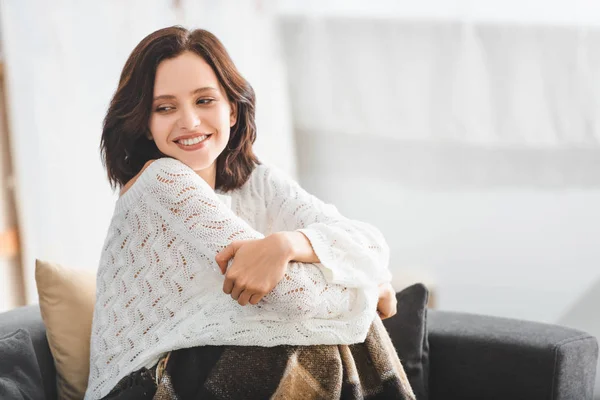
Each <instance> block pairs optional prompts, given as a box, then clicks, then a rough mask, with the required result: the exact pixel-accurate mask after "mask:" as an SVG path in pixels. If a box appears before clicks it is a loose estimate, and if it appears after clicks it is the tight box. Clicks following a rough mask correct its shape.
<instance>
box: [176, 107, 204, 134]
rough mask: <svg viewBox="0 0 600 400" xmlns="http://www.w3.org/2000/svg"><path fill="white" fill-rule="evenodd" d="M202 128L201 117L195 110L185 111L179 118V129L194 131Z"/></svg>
mask: <svg viewBox="0 0 600 400" xmlns="http://www.w3.org/2000/svg"><path fill="white" fill-rule="evenodd" d="M199 126H200V117H199V116H198V114H197V113H196V110H193V109H184V110H183V112H182V114H181V117H180V118H179V128H180V129H187V130H189V131H192V130H194V129H196V128H197V127H199Z"/></svg>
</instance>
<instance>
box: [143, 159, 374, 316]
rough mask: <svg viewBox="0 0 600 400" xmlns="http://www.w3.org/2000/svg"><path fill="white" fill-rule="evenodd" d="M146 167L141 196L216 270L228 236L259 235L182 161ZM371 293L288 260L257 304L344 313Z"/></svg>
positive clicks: (287, 311) (289, 311)
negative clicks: (279, 277) (332, 280)
mask: <svg viewBox="0 0 600 400" xmlns="http://www.w3.org/2000/svg"><path fill="white" fill-rule="evenodd" d="M149 168H152V173H151V174H149V175H148V178H149V181H148V182H147V183H148V187H147V190H148V195H149V197H148V198H147V201H148V202H149V204H151V205H153V207H154V208H155V210H156V211H157V212H159V213H161V214H162V215H163V218H164V220H165V223H168V224H170V226H169V228H170V229H173V230H175V231H176V232H179V233H180V235H181V237H183V238H185V239H186V240H187V241H188V242H190V243H191V244H192V245H193V247H194V248H195V249H196V250H195V251H196V252H197V253H198V254H199V257H200V259H201V260H203V261H204V262H205V263H206V265H208V266H210V267H211V268H212V269H213V270H215V271H218V270H219V269H218V265H217V263H216V261H215V256H216V254H217V253H218V252H219V251H221V250H222V249H223V248H225V247H226V246H227V245H228V244H229V243H231V242H232V241H234V240H246V239H261V238H263V237H264V236H263V235H262V234H261V233H259V232H257V231H256V230H254V229H253V228H252V227H251V226H249V225H248V224H247V223H246V222H245V221H244V220H242V219H241V218H239V217H237V216H236V215H235V213H234V212H233V211H232V210H231V209H230V208H229V207H227V205H225V204H223V203H222V202H221V201H220V200H219V198H218V196H217V195H216V193H215V192H214V190H213V189H212V188H211V187H210V186H209V185H208V184H207V183H206V182H205V181H204V180H203V179H202V178H200V177H199V176H198V175H197V174H196V173H195V172H194V171H193V170H191V169H190V168H189V167H187V166H186V165H185V164H183V163H181V162H179V161H177V160H174V159H170V158H162V159H160V160H157V161H155V162H154V163H153V164H152V165H151V166H150V167H149ZM219 273H220V272H219ZM376 296H377V293H376V291H374V290H362V289H348V288H347V287H345V286H344V285H338V284H331V283H328V282H327V280H326V279H325V277H324V275H323V273H322V271H321V269H320V268H319V267H318V266H316V265H315V264H304V263H290V264H289V266H288V269H287V271H286V274H285V276H284V278H283V279H282V280H281V282H279V284H278V285H277V286H276V287H275V288H274V289H273V290H272V291H271V292H270V293H269V294H268V295H267V296H265V297H264V299H263V300H262V301H261V302H259V304H258V307H260V308H263V309H264V310H263V311H264V315H268V313H269V312H271V313H275V314H277V318H279V319H281V318H290V319H296V320H297V319H305V318H322V319H339V318H341V319H344V315H347V316H350V315H355V314H356V312H360V311H359V310H364V309H365V308H367V303H371V301H366V299H370V298H371V297H375V298H376ZM365 301H366V302H365Z"/></svg>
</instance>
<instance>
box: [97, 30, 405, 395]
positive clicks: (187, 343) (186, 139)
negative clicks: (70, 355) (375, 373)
mask: <svg viewBox="0 0 600 400" xmlns="http://www.w3.org/2000/svg"><path fill="white" fill-rule="evenodd" d="M254 107H255V99H254V92H253V90H252V88H251V86H250V85H249V84H248V83H247V82H246V81H245V80H244V79H243V78H242V76H241V75H240V73H239V72H238V71H237V69H236V68H235V66H234V65H233V63H232V61H231V59H230V58H229V56H228V54H227V52H226V51H225V49H224V48H223V46H222V44H221V43H220V42H219V41H218V39H217V38H216V37H214V36H213V35H212V34H210V33H209V32H207V31H203V30H195V31H192V32H189V31H187V30H185V29H184V28H181V27H171V28H165V29H161V30H159V31H156V32H154V33H152V34H150V35H149V36H147V37H146V38H144V39H143V40H142V41H141V42H140V44H139V45H138V46H137V47H136V48H135V49H134V50H133V52H132V54H131V55H130V57H129V59H128V60H127V62H126V64H125V67H124V69H123V72H122V74H121V78H120V82H119V86H118V89H117V91H116V93H115V95H114V98H113V99H112V102H111V104H110V107H109V110H108V113H107V115H106V118H105V122H104V129H103V133H102V142H101V150H102V155H103V160H104V162H105V166H106V168H107V172H108V178H109V180H110V182H111V184H112V186H113V187H119V188H121V192H120V197H119V199H118V201H117V204H116V206H115V212H114V216H113V219H112V221H111V225H110V228H109V232H108V235H107V238H106V242H105V245H104V248H103V252H102V257H101V262H100V267H99V270H98V280H97V298H96V307H95V311H94V319H93V327H92V339H91V355H90V377H89V382H88V389H87V392H86V399H99V398H103V397H104V398H136V396H137V398H152V396H153V395H154V394H153V393H154V392H153V391H154V390H156V385H158V386H159V391H160V390H162V389H161V388H160V387H161V386H162V387H163V388H164V387H167V386H168V387H169V389H170V390H171V391H174V392H176V393H177V395H178V396H179V398H186V396H185V395H182V393H184V392H186V390H188V389H190V388H189V385H191V384H192V381H197V382H195V383H196V384H197V386H198V385H199V387H202V390H205V391H206V390H208V389H206V388H207V387H208V386H209V385H208V383H207V382H208V380H209V378H210V376H213V375H214V371H212V372H211V371H207V372H206V374H205V376H204V377H203V378H199V377H198V376H199V375H198V374H200V375H202V373H201V372H199V371H200V370H193V371H194V372H193V373H191V372H190V371H192V369H190V367H189V366H190V365H191V364H193V360H194V357H196V356H197V357H199V358H196V359H195V360H196V361H197V360H198V359H202V360H203V363H204V364H205V363H207V362H208V361H206V360H207V359H208V358H207V357H208V354H209V353H206V352H207V351H213V350H214V349H220V350H219V351H222V349H223V348H226V349H227V348H230V349H232V350H231V351H232V352H234V353H235V352H236V351H238V350H239V351H241V349H246V350H248V349H260V350H259V351H262V352H264V353H261V354H275V352H276V350H274V349H284V348H285V349H286V350H285V351H287V353H285V354H286V356H284V357H288V358H286V359H285V360H287V361H285V362H284V363H283V364H281V368H280V370H281V371H279V372H281V373H283V372H282V371H283V370H284V369H286V368H287V367H286V366H288V365H290V364H289V357H290V354H291V353H289V349H290V348H292V347H285V346H297V347H295V348H296V349H297V348H299V347H298V346H304V348H303V349H302V351H305V350H307V349H312V347H311V346H315V348H316V345H329V347H333V348H337V347H335V346H334V345H351V344H355V343H362V342H364V341H365V338H366V337H367V333H368V332H369V329H370V327H371V325H372V322H373V321H374V319H375V320H378V318H376V312H378V313H379V315H380V316H381V317H382V318H386V317H389V316H392V315H393V314H395V308H396V303H395V296H394V291H393V289H392V287H391V285H390V284H389V281H390V279H391V275H390V273H389V271H388V269H387V264H388V253H389V251H388V247H387V245H386V243H385V241H384V239H383V237H382V236H381V234H380V233H379V232H378V231H377V230H376V229H375V228H373V227H371V226H369V225H367V224H364V223H361V222H357V221H351V220H349V219H347V218H344V217H343V216H341V215H340V214H339V213H338V211H337V210H336V209H335V207H333V206H331V205H327V204H324V203H323V202H321V201H319V200H318V199H316V198H315V197H314V196H311V195H310V194H308V193H306V192H305V191H304V190H303V189H302V188H300V186H299V185H298V184H297V183H296V182H294V181H293V180H291V179H290V178H288V177H287V176H285V174H283V173H281V172H280V171H278V170H277V169H275V168H272V167H269V166H265V165H262V164H261V163H260V162H259V161H258V159H257V158H256V156H255V155H254V153H253V151H252V144H253V142H254V140H255V137H256V128H255V123H254ZM379 323H380V322H379ZM387 340H388V341H389V338H388V339H387ZM211 346H220V347H211ZM234 346H237V347H234ZM249 346H250V347H249ZM257 346H258V347H257ZM306 346H309V347H306ZM323 348H325V347H323ZM178 349H187V350H179V351H178V352H176V351H175V350H178ZM193 349H196V350H195V351H200V352H203V353H202V354H200V353H193ZM269 349H271V350H269ZM172 351H173V353H170V352H172ZM252 351H254V350H252ZM336 351H337V350H336ZM392 352H393V351H392ZM169 354H173V356H174V357H173V358H171V359H169V358H168V357H169ZM210 354H213V353H210ZM214 354H216V353H214ZM218 354H219V355H217V356H216V359H218V358H219V357H221V356H222V352H220V353H218ZM236 354H241V353H236ZM248 354H249V353H248ZM186 357H187V358H186ZM243 357H246V356H243ZM249 357H253V356H249ZM256 357H259V356H256ZM294 357H296V356H294ZM394 357H395V353H394ZM216 359H215V360H216ZM167 360H169V362H168V364H167V367H168V368H167V369H168V372H169V373H170V374H171V376H170V375H169V374H166V373H165V374H163V372H164V368H162V367H163V366H164V365H165V363H166V361H167ZM273 360H274V359H273ZM273 360H271V361H269V362H267V366H268V367H269V368H272V366H273V365H274V364H273V363H275V364H276V362H275V361H273ZM279 360H280V361H281V359H279ZM396 360H397V357H396ZM159 361H160V363H159ZM216 362H217V361H215V362H214V363H213V364H211V365H212V366H214V365H216V364H215V363H216ZM393 362H394V361H393V360H392V363H393ZM245 363H246V364H248V363H250V365H252V363H253V360H246V362H245ZM397 364H398V365H399V362H398V363H397ZM390 365H391V364H390ZM394 365H395V364H394ZM178 368H179V369H178ZM202 368H205V366H202ZM390 368H392V367H390ZM400 369H401V367H400ZM186 373H187V374H191V375H189V376H187V377H185V378H184V376H185V374H186ZM209 373H210V374H213V375H210V376H209ZM402 373H403V371H402ZM162 376H166V377H167V378H166V379H167V381H166V382H165V380H164V379H163V380H161V379H162ZM340 376H341V375H340ZM211 379H212V378H211ZM265 379H266V378H265ZM277 379H279V378H277ZM178 380H179V382H180V383H178ZM267 380H268V379H267ZM236 381H237V382H239V381H240V379H237V380H236ZM218 385H219V384H217V386H218ZM173 386H174V388H173ZM230 386H232V385H225V384H223V385H222V387H221V388H217V389H216V391H217V392H223V390H224V389H223V388H224V387H230ZM233 386H235V385H233ZM244 386H245V387H244V388H243V390H246V392H244V393H245V394H239V393H238V395H239V396H238V395H233V394H232V395H227V396H225V395H223V396H221V397H219V398H235V397H236V396H238V397H239V398H250V397H254V398H261V397H263V396H265V393H267V392H260V390H259V389H256V390H255V391H253V390H254V389H252V388H250V389H249V385H247V384H246V385H244ZM338 386H339V385H338ZM256 387H257V388H258V386H256ZM263 389H264V388H263ZM272 389H273V391H271V392H269V393H270V394H269V396H267V397H270V396H271V394H273V393H274V391H277V392H278V393H280V394H281V393H284V392H282V391H281V390H283V389H281V385H275V386H274V387H273V388H272ZM338 389H339V388H338ZM338 389H335V390H338ZM190 390H191V389H190ZM193 390H195V392H194V393H200V392H198V390H199V389H198V388H195V389H193ZM247 390H250V391H247ZM269 390H271V389H269ZM335 390H334V391H333V392H331V393H340V392H339V390H338V391H337V392H336V391H335ZM188 392H189V393H191V391H189V390H188ZM186 393H187V392H186ZM240 393H241V392H240ZM259 393H262V394H260V395H259ZM148 396H150V397H148ZM206 396H208V395H206ZM206 396H204V397H206ZM228 396H229V397H228ZM240 396H241V397H240ZM336 396H337V395H336ZM217 397H218V396H217ZM217 397H214V398H217ZM280 397H281V396H280ZM284 397H285V396H284Z"/></svg>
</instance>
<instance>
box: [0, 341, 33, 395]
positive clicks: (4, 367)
mask: <svg viewBox="0 0 600 400" xmlns="http://www.w3.org/2000/svg"><path fill="white" fill-rule="evenodd" d="M0 360H1V362H0V399H14V400H19V399H23V400H24V399H43V398H44V388H43V386H42V375H41V373H40V367H39V366H38V362H37V358H36V356H35V351H34V349H33V343H32V342H31V337H30V336H29V333H28V332H27V331H26V330H23V329H18V330H17V331H15V332H12V333H9V334H8V335H6V336H4V337H2V338H0Z"/></svg>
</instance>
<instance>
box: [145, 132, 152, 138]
mask: <svg viewBox="0 0 600 400" xmlns="http://www.w3.org/2000/svg"><path fill="white" fill-rule="evenodd" d="M146 139H148V140H152V132H150V129H148V130H147V131H146Z"/></svg>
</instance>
